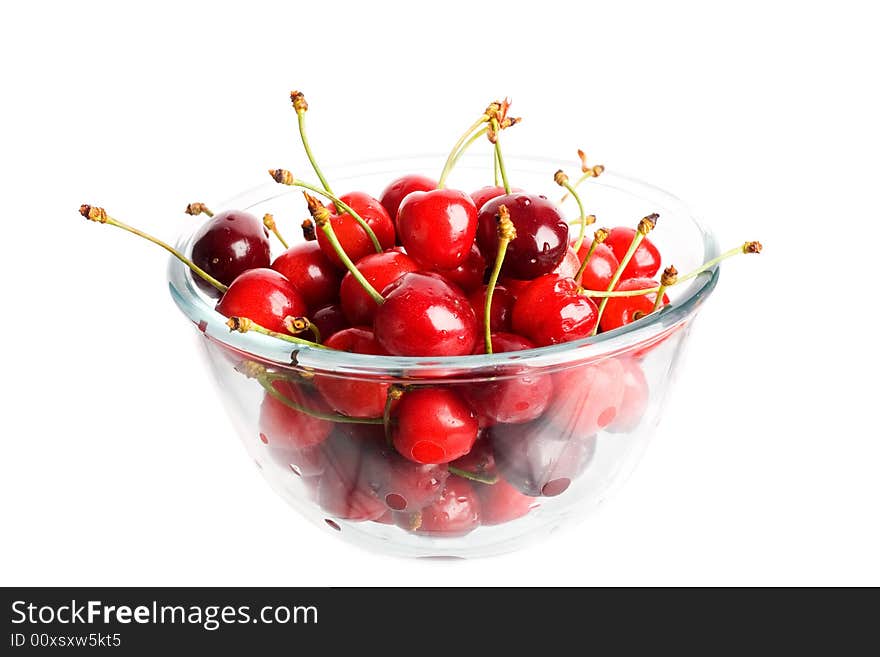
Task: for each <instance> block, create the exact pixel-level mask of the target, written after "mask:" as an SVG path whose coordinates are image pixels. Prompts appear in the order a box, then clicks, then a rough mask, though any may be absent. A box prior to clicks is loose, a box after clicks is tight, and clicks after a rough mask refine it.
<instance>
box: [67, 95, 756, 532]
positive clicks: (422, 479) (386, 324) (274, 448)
mask: <svg viewBox="0 0 880 657" xmlns="http://www.w3.org/2000/svg"><path fill="white" fill-rule="evenodd" d="M291 101H292V105H293V108H294V110H295V113H296V117H297V128H298V131H299V135H300V139H301V141H302V144H303V148H304V152H305V154H306V157H307V159H308V161H309V164H310V166H311V169H312V171H311V173H310V172H296V173H294V172H291V171H288V170H285V169H271V170H270V174H271V176H272V179H273V180H274V181H275V182H276V183H279V184H281V185H285V186H288V187H290V188H291V189H290V190H289V192H291V193H292V192H298V191H301V192H302V193H303V198H302V199H300V200H302V201H303V205H302V215H301V216H298V217H297V216H293V215H291V214H283V213H280V212H278V213H274V211H273V213H266V214H265V215H264V216H263V220H262V221H260V220H259V219H258V218H257V215H256V214H255V213H254V212H253V211H252V209H251V208H233V209H228V210H224V211H223V212H220V213H217V214H214V213H213V212H212V211H211V210H210V208H209V207H208V206H207V205H206V204H204V203H191V204H190V205H189V206H187V209H186V213H187V214H189V215H192V216H193V217H194V219H193V221H197V222H201V223H200V224H197V225H196V226H195V228H194V231H193V236H192V238H191V240H190V242H189V244H190V245H191V246H190V247H189V251H188V252H186V253H183V252H180V251H178V250H177V249H175V248H174V247H172V246H170V245H169V244H168V243H166V242H164V241H162V240H161V239H159V238H156V237H154V236H152V235H150V234H148V233H146V232H144V231H142V230H140V229H138V228H134V227H133V226H131V225H129V224H127V223H124V222H123V221H121V220H119V219H116V218H114V217H113V216H111V215H110V214H108V212H107V211H106V210H104V209H103V208H101V207H99V206H93V205H83V206H81V208H80V214H81V215H82V216H84V217H85V218H87V219H89V220H90V221H92V222H95V223H99V224H109V225H111V226H114V227H117V228H120V229H122V230H124V231H126V232H128V233H131V234H134V235H137V236H139V237H141V238H143V239H145V240H147V241H150V242H152V243H153V244H154V245H157V246H159V247H161V248H163V249H165V250H166V251H168V252H169V253H171V255H172V257H174V258H176V259H177V260H179V261H180V262H181V263H183V265H185V266H186V267H188V268H189V273H190V275H191V277H192V278H193V279H194V280H195V281H196V282H197V284H198V288H199V290H201V294H203V295H205V296H206V297H210V298H211V299H212V300H211V302H210V306H211V308H213V312H215V313H217V314H218V316H221V317H222V320H223V321H224V322H225V323H226V324H227V325H228V327H229V329H230V331H237V332H240V333H258V334H262V336H263V338H261V339H266V340H273V341H277V344H286V347H288V348H289V349H290V353H291V355H292V361H291V363H290V364H287V363H278V362H273V361H267V360H266V359H264V358H261V357H259V356H257V355H252V354H249V353H247V352H244V351H242V350H241V349H237V348H232V347H231V346H226V345H225V344H223V342H222V341H221V340H217V339H211V340H209V342H210V346H208V349H209V350H211V349H213V350H217V351H220V352H222V353H223V356H224V359H225V361H224V362H226V363H232V364H233V367H231V368H228V372H227V373H226V374H224V376H226V377H227V380H228V381H232V382H233V383H232V385H233V386H235V387H240V386H243V387H245V388H246V389H247V390H249V391H251V394H253V393H255V394H256V395H257V398H258V402H256V403H254V404H252V405H251V406H249V407H247V408H244V409H242V414H243V415H245V416H248V417H251V418H252V420H250V421H251V423H252V426H253V427H254V430H253V432H252V435H251V436H250V437H249V438H248V441H249V442H248V448H249V450H250V451H251V452H252V453H254V454H256V455H257V460H258V462H260V463H261V464H262V467H263V469H264V473H266V475H267V476H268V477H271V478H273V479H274V480H275V481H276V482H277V483H279V486H281V487H282V488H290V489H292V490H297V491H299V493H297V494H298V495H300V496H301V497H302V498H303V499H307V500H308V504H309V505H310V506H311V508H312V509H314V512H315V514H316V516H318V517H321V518H323V519H325V520H326V521H327V525H326V526H330V527H333V528H334V529H340V528H343V527H345V526H351V523H359V524H358V526H364V527H374V528H376V531H379V530H380V529H381V531H383V532H396V533H398V535H401V536H403V535H409V536H411V537H413V538H414V539H415V538H418V539H419V540H428V539H430V540H431V541H437V540H439V541H441V542H442V541H446V540H450V541H454V540H455V539H460V538H461V537H462V536H465V535H468V534H470V533H471V532H475V531H480V532H486V531H495V530H496V528H501V527H508V526H509V527H517V526H519V524H517V523H524V522H526V519H527V518H529V517H532V516H536V515H540V514H541V513H543V512H544V510H545V509H546V510H547V511H548V512H550V511H552V509H554V508H556V507H554V505H557V504H561V503H563V501H565V500H567V499H571V500H572V503H574V501H576V499H575V498H576V497H577V495H579V494H580V493H578V490H579V488H584V489H585V488H587V487H589V485H591V482H592V481H593V480H595V481H599V479H600V478H601V476H602V473H601V472H600V471H596V470H597V467H599V468H602V467H605V466H596V465H595V463H596V462H597V461H600V460H601V459H602V457H603V455H605V454H611V453H615V450H618V451H619V450H624V449H625V448H628V445H629V443H628V441H630V442H632V441H633V440H635V438H634V437H635V436H637V435H639V432H640V431H641V430H642V428H643V424H644V418H645V417H646V416H648V415H649V414H650V413H651V412H652V405H653V404H654V403H655V402H656V397H657V395H658V393H659V392H660V391H662V387H663V386H664V385H665V384H666V381H665V380H664V379H663V378H662V376H661V375H658V374H657V372H658V371H659V370H660V368H658V366H657V365H655V364H654V361H655V360H656V361H658V362H660V360H661V359H664V358H668V357H669V356H668V355H666V352H668V351H669V350H673V349H676V348H677V344H678V342H679V341H680V340H681V339H682V332H680V331H678V328H680V327H673V329H675V330H670V331H668V332H667V334H664V335H663V336H661V338H662V339H655V340H653V341H652V342H650V343H646V344H638V343H636V344H632V345H629V346H628V347H627V348H625V349H621V350H619V352H618V353H614V354H611V355H607V354H606V355H603V356H601V357H590V356H589V352H588V351H584V354H585V355H584V357H583V358H580V359H574V360H569V361H567V362H566V363H565V364H564V366H556V365H544V366H535V365H533V364H532V360H533V358H534V356H535V355H536V354H538V355H540V354H541V353H542V350H543V349H544V348H546V347H549V346H554V345H564V344H566V343H571V342H575V341H578V344H579V345H580V344H589V342H590V341H591V340H594V339H595V338H596V336H598V335H601V334H603V333H608V332H612V331H617V332H620V331H626V330H627V329H628V328H630V327H631V326H632V327H635V326H636V325H641V326H643V325H646V323H648V322H651V321H652V320H653V319H655V318H658V317H661V316H662V315H663V313H666V312H668V311H669V310H670V309H671V308H674V307H675V304H676V299H677V298H678V296H679V295H678V294H677V293H678V291H679V290H681V289H682V288H683V286H682V284H683V283H686V282H687V281H690V280H693V279H696V278H698V277H700V276H702V275H706V274H707V273H708V272H711V271H712V270H713V268H714V267H715V266H716V265H717V264H718V263H719V262H721V261H722V260H724V259H727V258H730V257H733V256H735V255H738V254H747V253H751V254H754V253H759V252H760V251H761V249H762V247H761V244H760V243H759V242H745V243H743V244H742V245H739V246H737V247H735V248H733V249H731V250H730V251H726V252H724V253H722V254H721V255H720V256H718V257H717V258H714V259H712V260H710V261H708V262H706V263H703V264H702V265H700V266H698V267H696V268H695V269H693V270H692V271H690V272H686V273H679V272H678V270H677V269H676V268H675V266H674V264H673V263H672V262H669V261H668V260H666V259H665V258H664V255H663V250H664V237H663V221H664V219H663V217H660V216H659V215H657V214H653V213H652V214H646V215H645V216H643V217H633V216H599V217H597V216H595V215H593V214H589V209H590V194H591V190H593V189H595V187H591V186H592V185H596V184H598V182H597V181H596V180H595V179H596V178H599V177H600V176H601V175H602V173H603V172H604V167H602V166H601V165H588V164H587V161H586V157H585V156H584V155H583V153H582V152H581V151H578V159H577V160H575V162H576V165H579V166H580V170H581V173H582V175H581V176H580V177H578V178H577V179H576V180H575V181H572V180H571V179H570V178H569V177H568V176H567V175H565V174H564V173H563V172H562V171H561V170H560V171H557V172H556V173H554V172H553V171H548V172H547V176H546V184H545V185H543V186H541V185H537V186H534V187H532V185H534V181H526V180H517V179H516V178H515V171H513V170H511V171H508V170H507V167H506V160H505V158H504V148H503V146H502V142H504V143H505V144H506V141H507V138H508V135H509V134H515V132H516V131H513V132H512V133H508V130H509V128H511V127H513V126H514V125H517V124H518V123H519V121H520V120H519V119H518V118H513V117H511V116H509V109H510V103H509V101H507V100H504V101H496V102H492V103H490V104H489V105H488V106H487V107H486V109H485V110H483V112H482V113H481V114H478V115H477V117H478V118H477V120H476V121H475V122H474V123H473V124H472V125H471V126H470V127H469V128H468V129H467V130H466V131H465V132H464V133H463V134H462V135H461V136H460V137H459V138H458V140H457V141H456V142H455V144H454V146H453V148H452V150H451V151H450V153H449V156H448V157H447V159H446V161H445V162H442V161H438V162H437V165H436V166H437V168H436V172H435V175H425V173H424V172H422V171H399V172H397V173H396V175H391V176H388V180H387V182H386V184H385V186H384V188H383V189H346V190H344V191H345V193H343V194H341V195H337V194H336V192H335V191H334V189H333V186H335V185H336V184H337V183H336V182H335V181H334V171H333V170H328V171H327V172H326V174H329V175H326V174H325V172H324V170H323V169H321V167H320V165H319V162H318V156H317V154H319V153H320V149H317V148H315V149H313V148H312V147H311V144H310V141H309V139H308V136H307V132H306V118H305V117H306V115H307V112H308V104H307V103H306V102H305V97H304V95H303V94H301V93H300V92H292V93H291ZM481 147H482V148H483V149H484V151H486V152H487V153H488V154H489V155H491V157H489V158H487V160H486V163H487V165H486V171H485V173H484V176H483V178H482V182H483V185H482V187H476V185H474V186H471V187H469V189H470V190H471V191H469V192H468V191H465V190H462V189H459V188H456V187H455V186H453V185H452V183H454V182H455V180H456V174H455V169H456V165H457V164H458V162H459V159H460V158H461V157H462V155H463V154H464V153H465V151H467V150H468V149H471V148H473V149H478V148H481ZM300 176H302V177H300ZM511 182H515V184H517V185H520V186H519V187H512V186H511ZM554 183H555V185H556V186H559V187H563V188H564V190H563V191H564V194H565V197H564V199H563V200H560V201H557V200H554V199H553V198H551V194H550V192H552V190H554V189H555V186H554ZM471 184H473V183H471ZM477 184H479V183H477ZM331 185H333V186H331ZM374 194H376V195H375V196H374ZM563 201H564V202H563ZM646 209H647V210H650V208H646ZM200 215H206V216H205V217H202V216H200ZM303 216H308V217H310V219H306V220H305V221H303V220H302V219H303ZM598 223H601V224H602V227H597V225H595V224H598ZM285 236H286V238H291V237H295V238H296V239H291V240H290V242H288V241H287V239H286V238H285ZM273 255H274V257H273ZM664 350H666V351H664ZM302 352H307V353H309V354H315V355H316V357H318V356H319V355H320V354H321V353H331V352H346V353H348V354H352V355H353V356H354V357H357V358H363V359H369V362H372V363H382V362H384V360H383V359H387V360H389V361H390V360H391V358H390V357H397V358H402V357H403V358H415V359H434V360H427V361H426V362H427V363H429V364H428V365H426V366H425V373H426V375H425V377H424V379H423V380H422V379H420V378H419V377H412V376H399V375H397V374H396V373H395V369H394V368H393V367H389V368H387V370H386V371H385V372H384V373H383V374H382V375H378V374H363V373H354V372H345V371H335V370H334V369H333V368H328V369H327V370H321V369H320V368H314V367H311V368H305V367H301V366H300V365H299V364H298V363H297V354H298V353H302ZM496 354H504V355H505V356H508V357H509V358H508V359H505V360H503V361H498V362H499V363H500V364H498V365H497V366H493V367H491V368H488V369H485V370H479V375H478V376H476V378H474V377H473V376H471V377H470V378H469V377H468V376H461V375H460V373H458V372H457V371H456V369H455V368H454V367H451V368H446V367H445V366H444V367H439V366H434V365H431V363H434V362H435V361H436V359H444V358H447V357H457V358H461V359H463V360H462V362H463V363H472V362H488V361H487V359H488V358H490V357H492V358H494V356H495V355H496ZM594 471H595V472H594ZM522 526H523V527H525V526H526V525H522Z"/></svg>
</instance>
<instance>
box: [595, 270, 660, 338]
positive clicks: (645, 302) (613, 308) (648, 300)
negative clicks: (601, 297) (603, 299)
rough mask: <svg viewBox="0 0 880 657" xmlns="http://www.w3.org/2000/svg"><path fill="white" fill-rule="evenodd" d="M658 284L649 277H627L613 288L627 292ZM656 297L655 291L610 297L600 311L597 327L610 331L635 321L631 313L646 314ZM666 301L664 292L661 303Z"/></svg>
mask: <svg viewBox="0 0 880 657" xmlns="http://www.w3.org/2000/svg"><path fill="white" fill-rule="evenodd" d="M659 285H660V284H659V283H658V282H657V281H655V280H653V279H650V278H628V279H625V280H622V281H620V282H619V283H618V284H617V287H615V288H614V289H615V290H619V291H620V292H627V291H630V290H644V289H648V288H652V287H658V286H659ZM656 298H657V293H656V292H650V293H648V294H642V295H639V296H637V297H610V298H609V299H608V303H607V304H606V305H605V311H604V312H603V313H602V319H600V320H599V328H600V329H602V330H603V331H611V330H612V329H616V328H620V327H621V326H624V325H625V324H629V323H630V322H633V321H635V318H634V317H633V315H635V313H637V312H640V313H642V315H648V314H649V313H650V312H651V311H652V310H653V309H654V300H655V299H656ZM667 303H669V297H668V296H667V295H665V294H664V295H663V304H664V305H665V304H667Z"/></svg>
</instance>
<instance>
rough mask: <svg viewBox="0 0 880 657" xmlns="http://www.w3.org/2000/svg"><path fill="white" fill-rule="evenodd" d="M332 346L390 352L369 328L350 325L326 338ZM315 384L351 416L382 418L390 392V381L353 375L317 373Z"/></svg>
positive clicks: (336, 407)
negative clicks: (342, 375)
mask: <svg viewBox="0 0 880 657" xmlns="http://www.w3.org/2000/svg"><path fill="white" fill-rule="evenodd" d="M324 345H325V346H327V347H329V348H330V349H336V350H338V351H347V352H350V353H356V354H375V355H387V353H388V352H386V351H385V350H384V349H383V348H382V346H381V345H380V344H379V343H378V342H376V338H374V337H373V332H372V331H371V330H370V329H366V328H348V329H344V330H342V331H339V332H338V333H334V334H333V335H331V336H330V337H329V338H327V339H326V340H324ZM315 385H316V386H317V387H318V390H319V391H320V393H321V395H322V396H323V397H324V399H325V400H326V401H327V403H328V404H329V405H330V407H331V408H333V409H334V410H336V411H338V412H339V413H342V414H343V415H348V416H349V417H381V416H382V412H383V411H384V409H385V398H386V395H387V392H388V385H389V384H387V383H378V382H376V381H372V380H369V379H359V378H357V377H355V376H353V375H346V376H344V377H338V378H337V377H334V376H328V375H323V374H318V375H316V376H315Z"/></svg>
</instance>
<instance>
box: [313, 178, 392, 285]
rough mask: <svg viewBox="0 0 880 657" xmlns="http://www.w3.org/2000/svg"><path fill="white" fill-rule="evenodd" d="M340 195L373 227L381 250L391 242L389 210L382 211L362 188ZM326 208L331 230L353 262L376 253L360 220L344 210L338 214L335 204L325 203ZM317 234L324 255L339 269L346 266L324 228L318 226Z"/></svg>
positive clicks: (377, 203)
mask: <svg viewBox="0 0 880 657" xmlns="http://www.w3.org/2000/svg"><path fill="white" fill-rule="evenodd" d="M339 199H340V200H341V201H343V202H344V203H346V204H348V205H349V206H350V207H351V208H352V209H353V210H354V211H355V212H357V213H358V214H359V215H360V217H361V219H363V220H364V221H365V222H366V224H367V225H368V226H369V227H370V228H371V229H372V230H373V232H374V233H375V234H376V239H377V240H379V245H380V246H381V247H382V249H383V250H384V249H389V248H391V247H392V246H394V243H395V234H394V224H393V223H392V222H391V217H389V216H388V212H386V211H385V208H384V207H382V204H381V203H379V201H377V200H376V199H374V198H373V197H372V196H370V195H369V194H366V193H364V192H350V193H348V194H343V195H342V196H340V197H339ZM327 208H328V209H329V210H330V212H331V213H332V215H331V217H330V225H331V226H332V227H333V232H334V233H335V234H336V237H337V239H338V240H339V243H340V244H341V245H342V250H343V251H345V253H346V255H347V256H348V257H349V258H350V259H351V261H352V262H357V261H358V260H360V259H361V258H363V257H364V256H366V255H369V254H370V253H376V249H375V247H374V246H373V242H372V241H371V240H370V238H369V236H368V235H367V233H366V232H365V231H364V229H363V228H361V227H360V224H358V222H357V221H355V219H354V217H352V216H351V215H350V214H348V213H347V212H344V213H342V214H337V212H336V206H335V205H333V204H332V203H331V204H328V205H327ZM317 234H318V244H320V245H321V250H322V251H323V252H324V255H325V256H327V259H328V260H330V262H332V263H333V265H334V266H336V267H338V268H339V269H345V265H343V264H342V261H341V260H340V259H339V256H337V255H336V253H335V252H334V251H333V246H332V245H331V244H330V242H329V241H328V240H327V237H326V235H324V231H322V230H318V231H317Z"/></svg>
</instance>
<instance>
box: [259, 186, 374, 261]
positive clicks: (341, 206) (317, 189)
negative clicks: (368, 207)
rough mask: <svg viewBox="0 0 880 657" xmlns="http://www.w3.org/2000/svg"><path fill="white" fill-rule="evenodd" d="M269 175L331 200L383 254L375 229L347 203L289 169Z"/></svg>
mask: <svg viewBox="0 0 880 657" xmlns="http://www.w3.org/2000/svg"><path fill="white" fill-rule="evenodd" d="M269 175H270V176H272V180H274V181H275V182H277V183H279V184H281V185H288V186H289V187H300V188H302V189H307V190H309V191H310V192H314V193H315V194H319V195H321V196H323V197H324V198H326V199H328V200H330V201H331V202H332V203H334V204H335V205H336V208H337V210H338V211H339V212H345V213H347V214H350V215H351V216H352V218H353V219H354V220H355V221H356V222H357V223H358V225H359V226H360V227H361V228H363V230H364V232H365V233H366V234H367V237H369V238H370V242H372V243H373V248H374V249H376V253H382V245H381V244H380V243H379V238H377V237H376V233H374V232H373V229H372V228H370V226H369V225H368V224H367V222H366V221H364V220H363V218H362V217H361V216H360V215H359V214H358V213H357V212H355V211H354V209H353V208H352V207H351V206H350V205H348V204H347V203H345V202H343V201H340V200H339V199H338V198H336V197H335V196H334V195H333V193H332V192H328V191H327V190H325V189H321V188H320V187H317V186H315V185H312V184H311V183H307V182H306V181H304V180H300V179H299V178H295V177H294V175H293V174H292V173H290V171H288V170H287V169H269Z"/></svg>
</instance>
